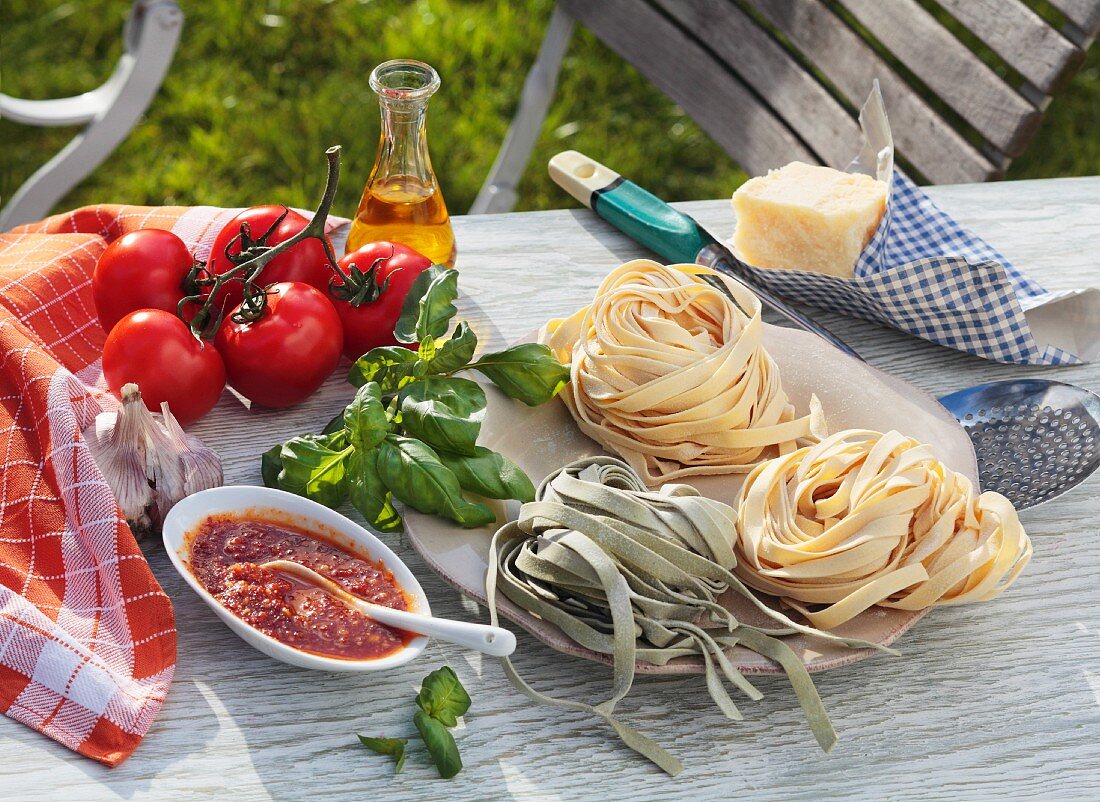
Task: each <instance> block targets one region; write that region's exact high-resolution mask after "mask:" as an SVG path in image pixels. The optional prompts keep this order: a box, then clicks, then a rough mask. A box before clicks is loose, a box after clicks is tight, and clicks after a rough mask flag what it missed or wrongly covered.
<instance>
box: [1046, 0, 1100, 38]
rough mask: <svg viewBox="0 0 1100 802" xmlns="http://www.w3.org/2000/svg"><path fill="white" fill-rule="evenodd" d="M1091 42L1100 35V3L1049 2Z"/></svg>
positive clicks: (1086, 0) (1077, 0)
mask: <svg viewBox="0 0 1100 802" xmlns="http://www.w3.org/2000/svg"><path fill="white" fill-rule="evenodd" d="M1048 2H1049V3H1050V4H1051V5H1052V6H1054V7H1055V8H1056V9H1058V10H1059V11H1061V12H1062V13H1063V14H1065V15H1066V19H1068V20H1069V21H1070V22H1072V23H1073V24H1074V25H1076V26H1077V27H1078V28H1080V29H1081V30H1082V31H1084V32H1085V36H1086V37H1088V39H1089V40H1090V41H1091V40H1092V39H1095V38H1096V35H1097V34H1100V2H1097V0H1048Z"/></svg>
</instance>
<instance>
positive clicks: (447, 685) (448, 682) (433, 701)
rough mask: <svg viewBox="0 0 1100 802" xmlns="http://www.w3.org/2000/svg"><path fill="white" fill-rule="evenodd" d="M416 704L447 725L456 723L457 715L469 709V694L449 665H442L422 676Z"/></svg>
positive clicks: (451, 725)
mask: <svg viewBox="0 0 1100 802" xmlns="http://www.w3.org/2000/svg"><path fill="white" fill-rule="evenodd" d="M416 706H417V707H419V708H420V709H421V710H423V711H424V712H425V713H427V714H428V715H429V716H431V717H432V718H434V719H435V720H436V721H438V722H439V723H441V724H443V725H444V726H447V727H454V726H455V725H456V724H458V717H459V716H464V715H466V711H467V710H469V709H470V694H468V693H467V692H466V689H465V688H464V687H462V683H461V682H460V681H459V679H458V675H457V674H455V672H454V669H452V668H451V667H450V666H443V667H442V668H438V669H436V670H435V671H433V672H432V673H431V674H429V675H428V676H426V677H424V681H423V682H422V683H421V684H420V693H419V694H418V695H417V697H416Z"/></svg>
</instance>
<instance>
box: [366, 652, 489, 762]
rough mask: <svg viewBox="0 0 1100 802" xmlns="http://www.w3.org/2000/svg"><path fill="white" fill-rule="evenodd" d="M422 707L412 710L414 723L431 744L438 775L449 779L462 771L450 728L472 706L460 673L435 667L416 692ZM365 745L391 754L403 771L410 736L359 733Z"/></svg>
mask: <svg viewBox="0 0 1100 802" xmlns="http://www.w3.org/2000/svg"><path fill="white" fill-rule="evenodd" d="M416 706H417V708H419V709H418V710H417V711H416V713H414V714H413V724H414V725H415V726H416V731H417V732H419V733H420V739H421V740H422V741H424V746H426V747H427V748H428V754H429V755H431V757H432V762H433V763H435V767H436V770H437V771H438V772H439V776H440V777H442V778H443V779H446V780H449V779H450V778H451V777H454V776H455V775H456V774H458V773H459V772H460V771H462V758H461V757H460V756H459V754H458V744H456V743H455V739H454V736H453V735H451V728H453V727H455V726H457V725H458V719H459V717H461V716H464V715H465V714H466V712H467V711H468V710H469V709H470V694H468V693H467V692H466V689H465V688H464V687H462V683H461V682H460V681H459V679H458V675H457V674H455V672H454V670H453V669H451V667H450V666H443V667H442V668H439V669H436V670H435V671H433V672H432V673H431V674H429V675H428V676H426V677H424V681H423V682H422V683H421V685H420V693H419V694H417V696H416ZM358 737H359V742H360V743H361V744H363V746H365V747H367V748H368V749H371V750H373V751H375V752H378V753H379V754H383V755H392V756H393V757H394V758H395V759H396V761H397V764H396V766H395V767H394V773H395V774H398V773H400V772H401V769H402V767H403V766H404V765H405V746H406V745H407V744H408V742H409V740H408V738H368V737H367V736H365V735H360V736H358Z"/></svg>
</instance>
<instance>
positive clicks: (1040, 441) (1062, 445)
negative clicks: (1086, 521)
mask: <svg viewBox="0 0 1100 802" xmlns="http://www.w3.org/2000/svg"><path fill="white" fill-rule="evenodd" d="M940 403H941V404H943V405H944V406H945V407H946V408H947V410H948V412H950V413H951V414H952V415H954V416H955V417H956V418H958V420H959V422H960V423H961V424H962V425H963V428H965V429H966V431H967V434H969V435H970V439H971V441H973V443H974V451H975V452H976V453H977V456H978V476H979V478H980V479H981V488H982V490H995V491H997V492H998V493H1001V494H1003V495H1004V496H1006V497H1007V498H1008V500H1009V501H1011V502H1012V504H1013V506H1014V507H1016V509H1018V510H1022V509H1026V508H1028V507H1034V506H1035V505H1037V504H1042V503H1043V502H1046V501H1050V500H1051V499H1052V498H1055V497H1056V496H1060V495H1062V494H1063V493H1065V492H1066V491H1067V490H1069V489H1070V488H1072V487H1076V486H1077V485H1079V484H1080V483H1081V482H1083V481H1084V480H1085V479H1086V478H1088V477H1089V476H1090V475H1091V474H1092V473H1093V472H1094V471H1095V470H1096V469H1097V468H1098V467H1100V397H1097V396H1096V395H1095V394H1094V393H1091V392H1089V391H1088V390H1086V389H1084V388H1082V387H1075V386H1074V385H1072V384H1064V383H1062V382H1056V381H1050V380H1046V379H1021V380H1007V381H998V382H991V383H989V384H979V385H977V386H975V387H968V388H967V389H965V390H959V391H958V392H955V393H951V394H950V395H945V396H944V397H943V398H941V399H940Z"/></svg>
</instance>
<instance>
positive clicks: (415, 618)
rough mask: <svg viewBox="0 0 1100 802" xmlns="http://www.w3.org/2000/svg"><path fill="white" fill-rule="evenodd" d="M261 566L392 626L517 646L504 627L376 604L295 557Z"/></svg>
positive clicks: (490, 645) (495, 649) (473, 645)
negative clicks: (326, 594) (347, 589)
mask: <svg viewBox="0 0 1100 802" xmlns="http://www.w3.org/2000/svg"><path fill="white" fill-rule="evenodd" d="M260 567H261V568H267V569H268V570H269V571H281V572H282V573H284V574H291V575H292V576H296V577H298V578H299V579H302V580H304V581H306V582H308V583H310V584H311V585H316V586H317V587H319V588H321V589H322V590H324V591H325V592H326V593H328V594H330V595H331V596H335V597H336V598H337V599H339V600H340V601H342V602H343V603H344V604H346V605H347V606H348V607H351V608H352V609H353V610H358V611H359V612H360V613H362V614H363V615H365V616H367V617H369V618H373V619H374V620H375V621H377V622H378V623H380V624H385V625H386V626H389V627H397V628H398V629H403V630H405V631H406V632H415V633H416V634H418V635H427V636H429V637H432V638H438V639H439V640H442V641H446V642H447V643H454V644H457V645H458V646H465V647H466V648H467V649H473V650H475V651H478V652H481V653H482V654H488V655H491V656H493V657H506V656H507V655H510V654H511V653H512V652H514V651H515V650H516V636H515V635H513V634H512V633H511V632H509V631H508V630H506V629H503V628H501V627H491V626H489V625H487V624H471V623H468V622H466V621H454V620H452V619H450V618H436V617H435V616H431V615H419V614H417V613H410V612H406V611H405V610H395V609H393V608H392V607H385V606H383V605H381V604H372V603H371V602H369V601H364V600H363V599H360V598H359V597H358V596H353V595H352V594H350V593H348V592H347V591H346V590H344V589H343V588H342V587H340V586H339V585H338V584H336V583H335V582H333V581H332V580H331V579H329V578H328V577H327V576H322V575H321V574H319V573H317V572H316V571H314V570H313V569H311V568H307V567H306V566H304V565H302V564H301V563H296V562H294V561H293V560H270V561H269V562H266V563H263V564H261V566H260Z"/></svg>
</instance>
